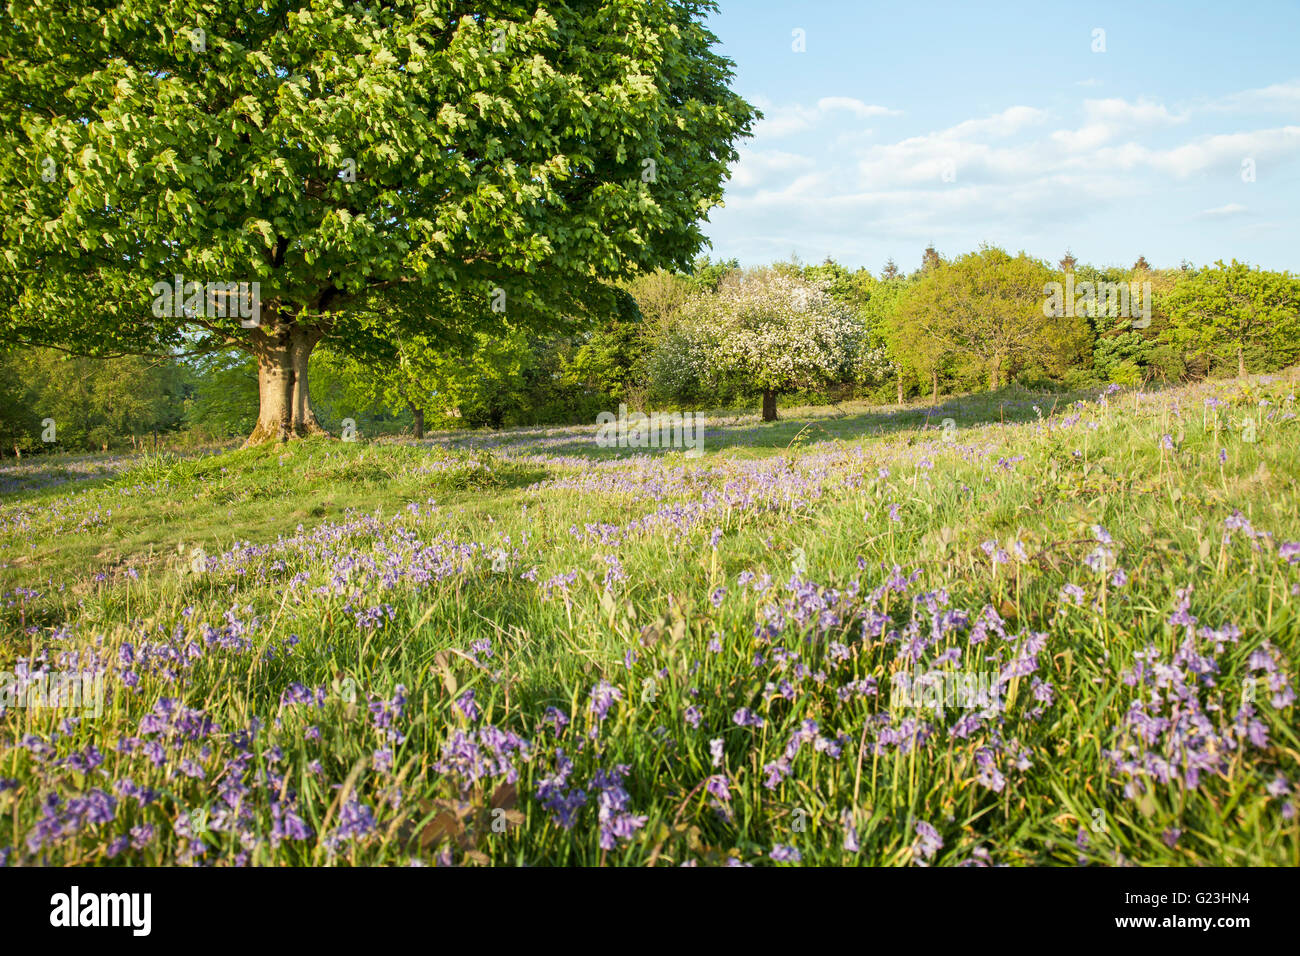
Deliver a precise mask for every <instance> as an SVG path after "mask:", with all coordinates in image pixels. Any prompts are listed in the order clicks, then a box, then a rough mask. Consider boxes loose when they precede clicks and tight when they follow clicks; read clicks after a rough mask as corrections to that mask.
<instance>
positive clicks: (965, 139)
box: [705, 0, 1300, 272]
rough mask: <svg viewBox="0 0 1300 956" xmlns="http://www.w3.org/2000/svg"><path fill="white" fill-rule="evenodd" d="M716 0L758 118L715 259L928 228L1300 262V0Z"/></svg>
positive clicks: (1117, 253)
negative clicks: (1215, 0) (1100, 48)
mask: <svg viewBox="0 0 1300 956" xmlns="http://www.w3.org/2000/svg"><path fill="white" fill-rule="evenodd" d="M720 8H721V9H720V10H719V12H718V13H717V14H715V15H714V16H713V17H711V18H710V26H711V28H712V29H713V31H714V33H716V34H717V36H718V39H719V41H720V49H721V52H722V53H723V54H724V55H726V56H728V57H730V58H731V59H732V60H734V61H735V64H736V79H735V88H736V90H737V91H738V92H739V93H741V95H743V96H745V97H746V99H748V100H749V101H750V102H751V103H753V104H755V105H756V106H758V107H760V108H761V109H762V110H763V112H764V114H765V119H764V120H763V121H762V122H761V123H759V124H758V126H757V127H756V129H755V135H754V136H753V137H752V138H751V139H749V140H746V141H744V144H743V145H742V147H741V159H740V161H739V162H738V163H737V164H736V165H735V166H734V167H733V168H732V179H731V181H730V183H729V184H728V185H727V189H726V197H725V201H726V206H725V208H720V209H715V210H713V212H712V213H711V214H710V219H711V222H710V223H708V224H707V226H706V230H705V231H706V234H707V235H708V237H709V239H710V240H712V242H713V249H712V251H711V254H712V255H713V256H714V257H715V258H717V257H721V258H730V257H733V256H734V257H736V258H739V259H740V260H741V262H742V263H743V264H746V265H754V264H759V263H764V262H770V261H773V260H774V259H783V258H787V257H789V255H790V254H791V253H796V254H798V255H799V257H800V258H801V259H804V260H807V261H820V260H822V259H823V258H825V257H826V256H827V255H828V254H830V255H832V256H834V258H836V259H837V260H838V261H840V262H842V263H844V264H846V265H849V266H855V267H856V266H861V265H865V266H867V267H868V268H870V269H871V270H873V271H877V272H878V271H879V270H880V268H881V266H883V265H884V262H885V260H886V259H887V258H889V257H891V256H892V257H893V258H894V259H895V260H896V261H897V263H898V264H899V266H900V267H901V268H903V269H904V270H907V271H910V270H912V269H914V268H916V267H917V266H918V265H919V264H920V259H921V252H922V250H923V249H924V248H925V246H926V245H927V244H928V243H931V242H933V243H934V244H935V247H936V248H937V249H938V250H939V251H940V252H941V253H943V254H944V255H946V256H950V255H953V254H957V253H961V252H965V251H968V250H970V249H974V248H976V247H977V246H978V245H979V244H980V243H981V242H991V243H994V244H996V245H1000V246H1003V247H1004V248H1007V249H1009V250H1010V251H1012V252H1017V251H1019V250H1022V249H1023V250H1025V251H1026V252H1029V253H1030V254H1031V255H1035V256H1039V257H1041V258H1044V259H1048V260H1049V261H1051V262H1053V263H1054V262H1056V261H1057V260H1058V259H1059V258H1060V257H1061V256H1062V254H1063V253H1064V252H1065V250H1066V248H1067V247H1069V248H1070V250H1071V251H1073V253H1074V254H1075V255H1076V256H1077V257H1078V258H1079V259H1080V260H1081V261H1084V262H1091V263H1093V264H1096V265H1126V266H1127V265H1131V264H1132V263H1133V262H1134V261H1135V260H1136V259H1137V257H1138V256H1139V255H1144V256H1146V258H1147V260H1148V261H1149V262H1150V263H1151V264H1152V265H1153V266H1156V267H1171V266H1177V265H1178V264H1179V262H1180V261H1181V260H1182V259H1184V258H1186V259H1189V260H1191V261H1192V262H1193V263H1197V264H1201V263H1207V262H1212V261H1214V260H1215V259H1219V258H1223V259H1229V258H1232V257H1234V256H1235V257H1236V258H1238V259H1244V260H1246V261H1249V262H1251V263H1254V264H1258V265H1263V266H1266V267H1269V268H1277V269H1291V270H1293V271H1300V51H1298V48H1297V41H1298V40H1300V0H1291V2H1256V0H1252V2H1238V3H1220V4H1217V5H1212V4H1208V3H1197V2H1180V3H1155V2H1133V0H1131V2H1129V3H1099V2H1074V3H1054V2H1053V3H1049V2H1044V0H1040V2H1038V3H1012V2H991V3H959V2H952V3H916V2H906V0H904V2H892V3H877V2H867V0H856V2H854V0H807V2H796V0H720ZM1098 29H1100V30H1104V31H1105V32H1104V37H1101V38H1100V39H1102V40H1104V47H1105V49H1104V52H1094V51H1093V47H1094V45H1098V44H1097V39H1098V38H1097V37H1095V34H1094V31H1095V30H1098ZM795 30H802V31H803V36H804V44H805V47H806V49H805V50H804V52H795V51H794V49H793V46H794V45H795V43H796V37H795V35H794V31H795ZM1252 172H1253V181H1252V180H1251V173H1252Z"/></svg>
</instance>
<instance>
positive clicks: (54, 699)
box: [0, 665, 104, 717]
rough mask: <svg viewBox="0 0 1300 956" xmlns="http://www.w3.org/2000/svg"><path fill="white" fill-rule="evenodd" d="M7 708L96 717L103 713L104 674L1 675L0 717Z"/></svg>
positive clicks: (67, 672) (100, 672) (93, 672)
mask: <svg viewBox="0 0 1300 956" xmlns="http://www.w3.org/2000/svg"><path fill="white" fill-rule="evenodd" d="M20 669H21V665H20ZM10 708H26V709H29V710H38V709H41V708H50V709H60V710H71V711H78V712H80V714H81V715H82V716H83V717H98V716H100V715H101V714H102V713H103V712H104V672H103V671H89V670H86V671H44V670H42V671H35V672H33V673H25V674H15V673H14V672H13V671H0V713H3V712H5V711H7V710H9V709H10Z"/></svg>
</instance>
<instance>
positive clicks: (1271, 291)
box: [1167, 259, 1300, 375]
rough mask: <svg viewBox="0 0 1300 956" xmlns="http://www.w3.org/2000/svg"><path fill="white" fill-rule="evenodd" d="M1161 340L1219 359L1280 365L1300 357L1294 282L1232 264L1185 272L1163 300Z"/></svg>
mask: <svg viewBox="0 0 1300 956" xmlns="http://www.w3.org/2000/svg"><path fill="white" fill-rule="evenodd" d="M1168 309H1169V314H1170V327H1169V330H1168V333H1167V337H1168V338H1169V339H1170V340H1172V341H1173V342H1175V343H1177V344H1180V345H1183V346H1190V347H1191V348H1192V349H1194V350H1196V351H1198V352H1204V353H1207V354H1209V355H1211V356H1214V357H1215V358H1218V359H1221V360H1227V361H1231V360H1233V359H1235V360H1236V364H1237V374H1238V375H1245V374H1246V366H1247V364H1248V360H1251V361H1252V363H1253V364H1257V365H1274V366H1276V365H1281V364H1285V363H1286V362H1288V361H1292V360H1294V359H1295V357H1296V355H1297V354H1300V277H1297V276H1294V275H1292V274H1291V273H1288V272H1270V271H1267V270H1264V269H1261V268H1258V267H1256V268H1253V269H1252V268H1251V267H1250V266H1249V265H1247V264H1246V263H1244V262H1238V261H1237V260H1236V259H1233V260H1232V262H1231V263H1230V264H1227V265H1225V264H1224V263H1223V262H1222V261H1219V262H1217V263H1215V264H1214V265H1213V266H1207V267H1205V268H1203V269H1198V270H1196V271H1195V272H1191V273H1190V274H1189V275H1188V276H1187V277H1186V278H1184V279H1183V280H1182V281H1181V282H1179V283H1178V284H1177V286H1176V287H1175V288H1174V290H1173V292H1172V293H1171V294H1170V295H1169V298H1168Z"/></svg>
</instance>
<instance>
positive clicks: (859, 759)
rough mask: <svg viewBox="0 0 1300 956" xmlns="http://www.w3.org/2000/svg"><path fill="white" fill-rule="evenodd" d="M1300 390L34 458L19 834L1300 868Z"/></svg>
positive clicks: (14, 598)
mask: <svg viewBox="0 0 1300 956" xmlns="http://www.w3.org/2000/svg"><path fill="white" fill-rule="evenodd" d="M1295 378H1296V373H1295V371H1294V370H1292V371H1290V372H1288V373H1285V374H1283V375H1279V376H1272V377H1264V378H1257V379H1249V380H1244V379H1243V380H1239V381H1230V382H1218V383H1207V384H1202V385H1198V386H1191V387H1180V388H1171V389H1165V390H1160V391H1155V392H1140V391H1121V390H1117V389H1114V388H1112V389H1107V390H1106V391H1105V392H1104V393H1102V394H1101V395H1098V394H1096V393H1091V394H1089V395H1087V396H1059V395H1037V394H1032V393H1023V392H1004V393H1001V394H998V395H993V396H968V397H958V398H952V399H948V400H946V401H945V402H944V403H943V404H942V405H941V406H939V407H930V406H923V405H915V406H910V407H907V408H904V409H880V408H866V407H862V406H853V405H850V406H844V407H831V408H822V409H796V410H785V411H784V413H783V414H784V417H783V420H781V421H778V422H776V423H770V424H763V423H761V422H759V421H758V420H757V417H755V416H744V415H729V416H723V415H718V416H714V417H713V418H712V419H711V422H710V425H709V428H708V430H707V431H706V446H705V447H706V451H705V454H704V455H703V456H702V457H699V458H691V457H688V456H686V455H683V454H682V453H680V452H676V451H659V452H654V453H647V454H633V453H630V452H628V451H626V450H619V449H607V448H598V447H597V446H596V444H595V441H594V434H595V431H594V427H592V428H555V429H521V430H516V431H509V432H503V433H464V432H460V433H443V434H438V435H434V436H431V437H430V438H429V439H427V440H425V441H423V442H414V441H410V440H396V439H385V440H379V441H373V442H367V441H360V442H355V443H343V442H338V441H331V440H325V439H313V440H305V441H301V442H297V443H291V444H289V445H285V446H263V447H260V448H255V449H250V450H242V451H240V450H233V451H224V452H220V453H216V454H207V455H201V456H191V457H184V458H183V457H177V456H173V455H144V456H139V457H136V458H131V459H128V460H127V461H125V462H114V463H113V465H112V467H105V468H103V469H97V468H95V467H93V466H91V465H85V464H81V465H79V467H78V468H77V469H75V470H73V471H69V470H68V469H66V468H65V469H63V470H61V471H58V470H56V471H52V472H51V473H52V474H54V475H55V481H57V483H52V482H42V481H41V480H39V475H38V474H36V473H34V472H33V471H32V468H33V466H32V464H31V463H30V462H25V463H24V466H23V467H24V468H26V469H27V471H26V472H24V473H23V475H22V476H18V477H15V476H10V478H9V481H10V483H9V484H8V485H4V486H3V487H10V488H16V490H13V491H10V492H9V493H8V494H6V495H5V496H4V497H3V498H0V592H2V593H3V601H2V603H3V607H2V608H0V633H2V634H3V645H2V646H0V670H5V671H7V672H9V673H10V675H11V677H10V678H9V680H8V682H7V685H6V689H7V692H8V696H7V698H6V701H5V710H4V712H3V714H0V848H3V849H0V859H3V860H4V861H6V862H7V863H8V865H21V864H42V863H43V864H70V863H111V864H132V863H136V864H172V863H203V864H219V865H220V864H254V865H303V864H344V865H346V864H406V863H409V862H422V863H442V864H446V863H456V864H464V863H495V864H528V865H557V864H626V865H649V864H661V865H679V864H701V865H707V864H731V865H734V864H737V863H740V864H748V863H773V862H776V863H794V862H799V861H802V862H804V863H812V864H845V865H855V864H856V865H881V864H889V865H903V864H913V863H923V864H930V865H951V864H974V865H987V864H999V863H1006V864H1013V865H1015V864H1064V865H1077V864H1081V863H1084V864H1087V863H1095V864H1115V863H1136V864H1215V865H1229V866H1232V865H1243V864H1277V865H1291V866H1295V865H1300V822H1298V821H1297V819H1296V815H1295V811H1294V799H1295V795H1294V790H1295V787H1296V785H1297V783H1300V774H1298V773H1297V764H1298V762H1300V741H1298V740H1297V734H1296V721H1295V713H1296V709H1295V703H1294V696H1295V695H1294V692H1293V690H1292V686H1293V683H1294V680H1295V675H1296V671H1297V660H1298V657H1300V610H1298V609H1300V544H1296V542H1300V513H1298V512H1300V509H1298V508H1297V501H1300V496H1298V495H1297V476H1300V441H1298V438H1300V421H1297V418H1296V414H1295ZM945 419H949V420H951V424H949V425H945V424H944V420H945ZM4 480H5V477H4V475H3V473H2V472H0V482H3V481H4ZM67 674H78V675H87V677H88V678H89V679H93V683H92V684H90V685H89V686H92V687H96V688H102V703H101V705H100V706H92V705H91V702H90V700H89V697H92V696H93V694H92V695H88V697H87V699H83V700H81V701H80V702H79V705H78V706H73V704H72V703H71V702H69V701H68V700H66V699H55V698H56V695H55V694H53V693H52V692H51V690H50V688H51V687H53V686H55V684H57V681H58V678H59V676H60V675H67Z"/></svg>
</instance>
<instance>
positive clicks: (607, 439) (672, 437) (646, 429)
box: [596, 403, 704, 458]
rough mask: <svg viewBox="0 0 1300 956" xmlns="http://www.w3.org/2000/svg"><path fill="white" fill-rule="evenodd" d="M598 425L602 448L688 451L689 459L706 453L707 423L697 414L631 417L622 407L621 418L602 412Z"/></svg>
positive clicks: (652, 414) (671, 413)
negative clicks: (682, 449)
mask: <svg viewBox="0 0 1300 956" xmlns="http://www.w3.org/2000/svg"><path fill="white" fill-rule="evenodd" d="M596 425H597V426H598V427H597V430H596V444H597V446H599V447H600V448H684V449H686V455H687V457H689V458H698V457H699V456H700V455H702V454H703V453H704V422H703V420H702V419H701V418H700V416H699V414H698V413H696V412H652V413H651V414H649V415H647V414H646V413H645V412H632V413H631V414H629V413H628V410H627V405H626V404H625V403H620V404H619V406H618V414H617V415H615V414H614V413H613V412H601V413H600V414H599V415H597V416H596Z"/></svg>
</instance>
